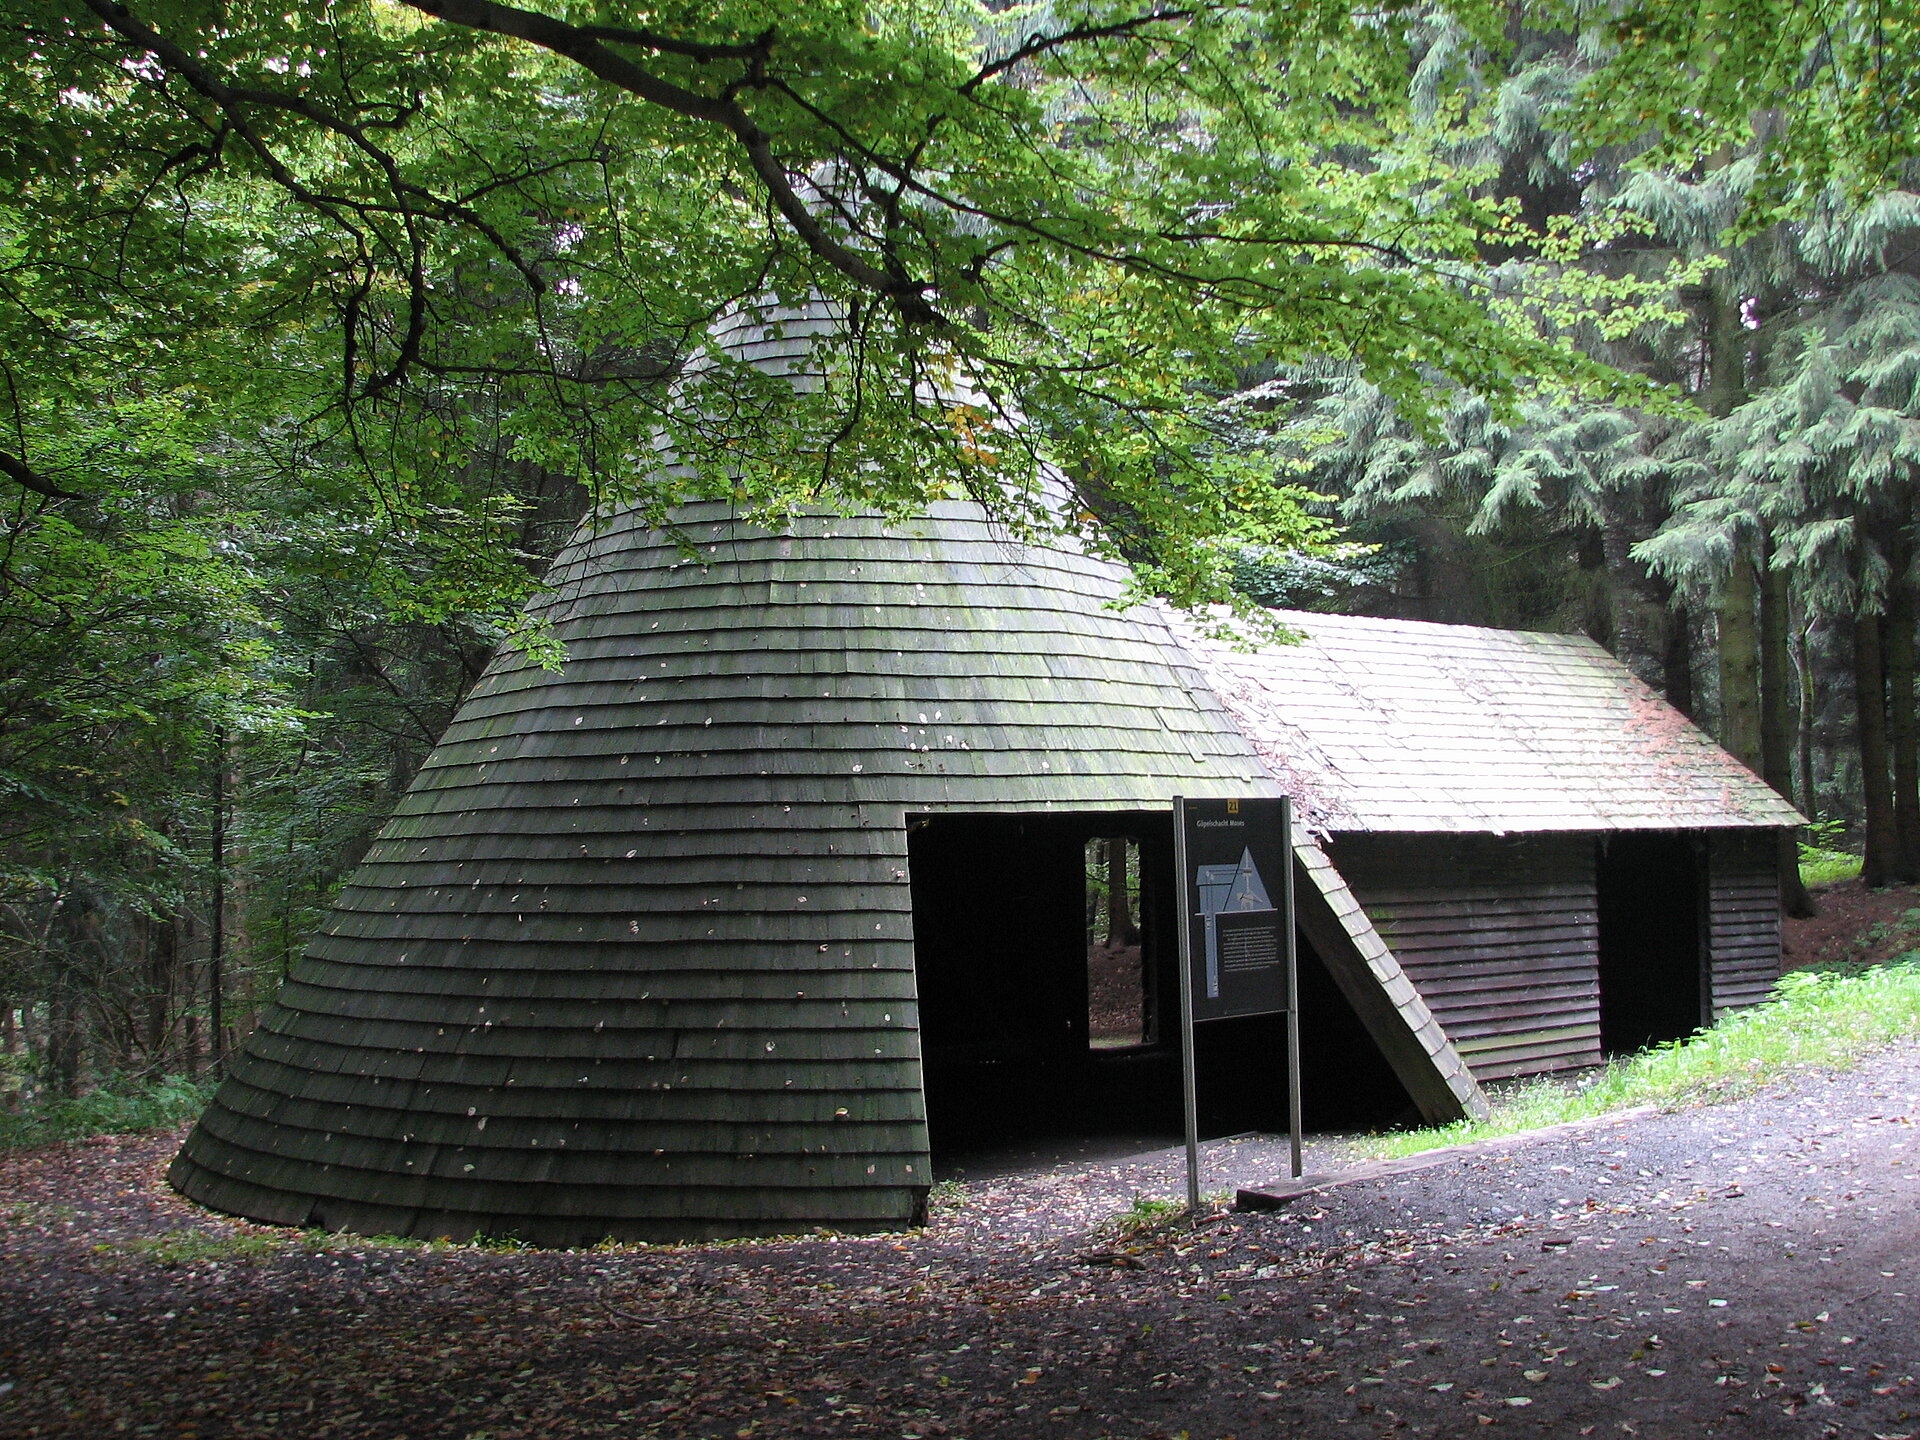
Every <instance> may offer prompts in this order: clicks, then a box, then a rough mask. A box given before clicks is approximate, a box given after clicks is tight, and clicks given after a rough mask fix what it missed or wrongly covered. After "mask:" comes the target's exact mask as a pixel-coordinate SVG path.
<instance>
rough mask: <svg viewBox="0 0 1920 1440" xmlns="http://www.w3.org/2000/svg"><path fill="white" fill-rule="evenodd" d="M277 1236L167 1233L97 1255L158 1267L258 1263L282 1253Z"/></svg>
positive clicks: (102, 1248) (110, 1247) (123, 1243)
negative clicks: (119, 1256) (128, 1258)
mask: <svg viewBox="0 0 1920 1440" xmlns="http://www.w3.org/2000/svg"><path fill="white" fill-rule="evenodd" d="M285 1245H286V1241H285V1239H284V1238H283V1237H281V1236H279V1235H263V1234H259V1233H257V1232H254V1231H243V1232H241V1233H239V1234H237V1235H210V1234H208V1233H207V1232H206V1231H204V1230H169V1231H167V1232H166V1233H165V1234H164V1235H140V1236H136V1237H135V1238H133V1239H131V1240H122V1241H120V1242H118V1243H117V1244H113V1245H99V1246H96V1247H95V1249H96V1250H99V1251H103V1252H106V1251H112V1252H117V1253H119V1254H123V1255H136V1256H138V1257H140V1258H141V1259H143V1260H151V1261H153V1262H154V1263H155V1264H157V1265H167V1266H172V1265H194V1264H198V1263H200V1262H202V1261H207V1260H259V1259H263V1258H264V1257H266V1256H268V1255H271V1254H273V1253H274V1252H275V1251H276V1250H279V1249H282V1248H283V1247H284V1246H285Z"/></svg>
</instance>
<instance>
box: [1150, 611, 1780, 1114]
mask: <svg viewBox="0 0 1920 1440" xmlns="http://www.w3.org/2000/svg"><path fill="white" fill-rule="evenodd" d="M1285 619H1286V620H1287V623H1288V624H1289V626H1290V627H1292V628H1293V629H1295V630H1296V631H1298V632H1299V634H1300V636H1301V643H1299V644H1297V645H1293V646H1267V647H1262V648H1260V649H1259V650H1258V651H1256V652H1253V653H1248V652H1245V651H1239V650H1235V649H1233V648H1230V647H1228V646H1225V645H1222V644H1219V643H1216V642H1212V641H1209V640H1206V639H1204V638H1202V637H1199V636H1197V635H1193V634H1188V635H1186V636H1185V640H1186V644H1187V646H1188V648H1189V650H1190V652H1191V653H1193V654H1195V655H1196V657H1197V658H1198V659H1199V660H1200V662H1201V665H1202V668H1203V669H1204V670H1205V671H1206V673H1207V676H1208V679H1209V682H1210V684H1211V686H1212V688H1213V690H1214V692H1215V693H1216V694H1217V695H1218V696H1219V697H1220V698H1221V700H1222V701H1223V702H1224V703H1225V704H1226V705H1227V706H1228V708H1229V709H1230V710H1232V711H1233V713H1234V715H1235V719H1236V722H1237V724H1238V727H1239V728H1240V730H1241V731H1242V733H1244V734H1245V735H1247V736H1248V738H1249V739H1250V740H1252V742H1253V743H1254V746H1255V748H1256V749H1257V750H1258V751H1259V752H1260V755H1261V757H1262V758H1263V759H1264V760H1265V761H1266V763H1267V766H1268V769H1269V771H1270V772H1271V773H1272V774H1273V775H1274V776H1275V777H1276V778H1277V779H1278V780H1279V781H1280V783H1281V785H1282V786H1283V787H1284V788H1285V789H1286V790H1287V791H1288V792H1289V793H1291V794H1292V795H1293V796H1294V797H1295V803H1296V806H1297V807H1298V808H1299V810H1300V812H1301V813H1302V815H1303V816H1304V817H1305V818H1306V820H1307V823H1308V824H1310V825H1311V826H1312V827H1313V829H1314V830H1315V831H1316V832H1317V833H1318V834H1320V835H1321V836H1322V837H1323V838H1324V841H1325V847H1326V853H1327V855H1328V857H1329V859H1330V860H1331V861H1332V863H1333V864H1334V865H1335V866H1336V867H1337V868H1338V869H1339V871H1340V873H1341V875H1342V876H1344V877H1345V879H1346V882H1347V884H1348V885H1349V886H1351V887H1352V890H1353V893H1354V894H1355V896H1356V897H1357V898H1358V899H1359V901H1360V903H1361V906H1362V908H1363V909H1364V910H1365V911H1366V913H1367V915H1368V917H1369V918H1370V919H1371V920H1372V921H1373V924H1374V927H1375V929H1376V930H1377V931H1378V933H1379V934H1380V936H1381V937H1382V938H1383V939H1384V940H1385V941H1386V943H1387V944H1388V946H1389V947H1390V948H1391V949H1392V951H1393V953H1394V954H1395V956H1396V957H1397V958H1398V960H1399V962H1400V964H1401V966H1402V967H1403V969H1404V970H1405V973H1406V975H1407V977H1408V978H1409V979H1410V980H1411V981H1412V982H1413V983H1414V985H1415V986H1416V987H1417V988H1418V990H1419V991H1420V993H1421V995H1422V996H1423V997H1424V998H1425V1000H1426V1002H1427V1004H1428V1006H1429V1007H1430V1008H1431V1010H1432V1012H1433V1014H1434V1016H1435V1017H1436V1018H1437V1019H1438V1020H1439V1022H1440V1023H1441V1025H1442V1026H1443V1027H1444V1028H1445V1030H1446V1032H1447V1034H1448V1036H1449V1037H1450V1038H1451V1039H1452V1041H1453V1043H1454V1045H1455V1046H1456V1048H1457V1049H1458V1051H1459V1053H1460V1054H1461V1055H1462V1057H1463V1058H1464V1059H1465V1060H1466V1061H1467V1063H1468V1064H1469V1065H1470V1066H1471V1067H1472V1070H1473V1073H1474V1074H1475V1076H1476V1077H1477V1078H1479V1079H1481V1080H1489V1079H1495V1078H1500V1077H1505V1076H1513V1075H1526V1074H1534V1073H1538V1072H1541V1071H1548V1070H1558V1069H1566V1068H1570V1067H1577V1066H1581V1065H1590V1064H1595V1063H1597V1062H1598V1061H1599V1060H1600V1059H1602V1058H1603V1056H1604V1055H1605V1054H1607V1053H1611V1052H1617V1051H1621V1050H1629V1049H1635V1048H1638V1047H1640V1046H1642V1045H1645V1044H1648V1043H1650V1042H1654V1041H1660V1040H1667V1039H1674V1038H1678V1037H1680V1036H1684V1035H1687V1034H1690V1033H1691V1032H1692V1031H1693V1030H1694V1029H1695V1028H1696V1027H1698V1026H1700V1025H1702V1024H1707V1023H1710V1022H1711V1021H1712V1020H1713V1019H1714V1018H1715V1017H1716V1016H1719V1015H1722V1014H1724V1013H1725V1012H1727V1011H1728V1010H1730V1009H1735V1008H1737V1007H1740V1006H1743V1005H1750V1004H1752V1003H1754V1002H1755V1001H1757V1000H1761V999H1764V998H1765V996H1766V995H1767V993H1768V992H1769V991H1770V990H1771V988H1772V986H1773V983H1774V981H1775V979H1776V978H1777V977H1778V975H1779V967H1780V887H1779V863H1780V860H1779V857H1780V832H1781V829H1782V827H1788V826H1795V825H1799V824H1802V823H1804V822H1803V821H1802V819H1801V817H1800V816H1799V814H1798V813H1797V812H1795V811H1794V810H1793V808H1792V807H1791V806H1789V805H1788V804H1786V802H1784V801H1783V800H1781V799H1780V797H1779V795H1778V794H1776V793H1775V792H1774V790H1773V789H1772V788H1771V787H1769V786H1768V785H1766V784H1765V783H1763V782H1762V781H1761V780H1760V779H1759V778H1758V777H1757V776H1755V775H1754V774H1753V773H1752V772H1751V771H1749V770H1747V769H1746V768H1745V767H1744V766H1742V765H1740V764H1739V763H1738V762H1737V761H1735V760H1734V759H1733V758H1732V757H1731V756H1730V755H1728V754H1727V753H1726V752H1725V751H1724V750H1722V749H1720V748H1719V746H1717V745H1715V744H1714V743H1713V741H1712V740H1710V739H1709V738H1708V737H1707V736H1706V735H1704V734H1703V733H1701V731H1700V730H1699V729H1697V728H1696V727H1695V726H1694V725H1693V724H1692V723H1690V722H1689V721H1688V720H1687V719H1686V717H1685V716H1683V715H1681V714H1680V713H1679V712H1678V711H1676V710H1674V709H1673V708H1672V707H1671V706H1669V705H1668V704H1666V702H1665V701H1663V700H1661V699H1660V697H1659V696H1658V695H1656V694H1655V693H1654V692H1653V691H1652V690H1651V689H1649V688H1648V687H1647V686H1645V685H1643V684H1642V683H1641V682H1640V681H1639V680H1637V679H1636V678H1635V677H1634V676H1633V674H1632V673H1631V672H1630V671H1629V670H1627V668H1626V667H1625V666H1623V665H1621V664H1620V663H1619V662H1618V661H1617V660H1615V659H1614V658H1613V657H1612V656H1611V655H1608V654H1607V653H1606V651H1604V650H1602V649H1601V648H1600V647H1599V646H1598V645H1596V644H1594V643H1593V642H1592V641H1590V640H1587V639H1584V638H1582V637H1579V636H1572V635H1541V634H1533V633H1528V632H1521V631H1506V630H1487V629H1480V628H1477V627H1473V626H1465V625H1428V624H1419V623H1413V622H1408V621H1394V620H1373V619H1362V618H1356V617H1348V616H1327V615H1287V616H1286V617H1285Z"/></svg>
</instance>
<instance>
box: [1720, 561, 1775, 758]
mask: <svg viewBox="0 0 1920 1440" xmlns="http://www.w3.org/2000/svg"><path fill="white" fill-rule="evenodd" d="M1719 618H1720V743H1721V744H1722V745H1723V746H1725V747H1726V749H1727V751H1728V752H1729V753H1730V754H1731V755H1732V756H1733V758H1734V759H1736V760H1738V761H1739V762H1740V763H1741V764H1742V765H1745V766H1746V767H1747V768H1748V769H1749V770H1751V771H1753V772H1754V773H1755V774H1756V775H1757V774H1762V773H1763V772H1764V769H1765V763H1766V762H1765V760H1764V759H1763V757H1762V755H1761V750H1760V594H1759V586H1758V584H1757V583H1756V578H1755V575H1754V565H1753V553H1752V551H1751V549H1750V548H1749V547H1748V546H1747V545H1746V544H1745V543H1744V542H1743V543H1740V544H1738V545H1736V547H1735V549H1734V554H1733V563H1732V565H1731V566H1730V567H1729V568H1728V571H1727V578H1726V583H1725V584H1724V585H1723V586H1722V587H1721V591H1720V616H1719Z"/></svg>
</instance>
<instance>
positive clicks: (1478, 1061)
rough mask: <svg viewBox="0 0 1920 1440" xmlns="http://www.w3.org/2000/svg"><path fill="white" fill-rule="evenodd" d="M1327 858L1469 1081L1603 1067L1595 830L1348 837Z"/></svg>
mask: <svg viewBox="0 0 1920 1440" xmlns="http://www.w3.org/2000/svg"><path fill="white" fill-rule="evenodd" d="M1328 854H1329V855H1330V856H1331V857H1332V859H1333V862H1334V864H1335V865H1337V866H1338V867H1339V868H1340V871H1341V873H1342V874H1343V875H1345V876H1346V878H1347V883H1348V884H1349V885H1350V886H1351V887H1352V888H1353V891H1354V893H1355V894H1356V895H1357V896H1358V897H1359V898H1360V902H1361V904H1362V905H1364V906H1365V907H1366V910H1367V913H1368V915H1370V916H1371V917H1372V919H1373V923H1374V927H1375V928H1376V929H1377V930H1378V931H1379V932H1380V935H1381V938H1383V939H1384V940H1385V941H1386V942H1387V944H1388V945H1389V946H1390V947H1391V948H1392V950H1393V953H1394V955H1395V956H1396V957H1397V958H1398V959H1399V961H1400V966H1401V968H1402V969H1403V970H1404V971H1405V972H1406V975H1407V977H1408V978H1409V979H1410V980H1412V981H1413V983H1414V984H1415V985H1416V986H1417V987H1418V988H1419V990H1420V994H1421V996H1422V997H1423V998H1424V999H1425V1000H1426V1002H1427V1005H1428V1007H1429V1008H1430V1009H1431V1010H1432V1012H1433V1014H1434V1017H1435V1018H1436V1019H1438V1020H1439V1022H1440V1023H1441V1025H1442V1026H1444V1027H1445V1029H1446V1032H1447V1035H1448V1036H1449V1037H1450V1038H1451V1039H1452V1041H1453V1043H1454V1046H1455V1047H1456V1048H1457V1049H1458V1050H1459V1052H1460V1055H1461V1057H1462V1058H1463V1059H1464V1060H1465V1061H1466V1062H1467V1065H1468V1066H1469V1068H1470V1069H1471V1070H1472V1071H1473V1074H1474V1078H1475V1079H1476V1080H1480V1081H1482V1082H1484V1081H1488V1080H1497V1079H1504V1078H1507V1077H1509V1076H1514V1075H1532V1074H1538V1073H1540V1072H1542V1071H1548V1070H1563V1069H1568V1068H1571V1067H1574V1066H1580V1065H1594V1064H1598V1063H1599V1061H1600V986H1599V921H1598V916H1597V914H1596V911H1595V897H1594V837H1593V836H1592V835H1591V834H1589V833H1584V832H1581V833H1570V834H1548V835H1516V836H1491V835H1431V834H1428V835H1343V836H1340V837H1339V838H1338V839H1337V841H1336V842H1335V843H1333V844H1332V845H1331V846H1329V848H1328Z"/></svg>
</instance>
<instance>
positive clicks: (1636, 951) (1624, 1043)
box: [1595, 831, 1706, 1055]
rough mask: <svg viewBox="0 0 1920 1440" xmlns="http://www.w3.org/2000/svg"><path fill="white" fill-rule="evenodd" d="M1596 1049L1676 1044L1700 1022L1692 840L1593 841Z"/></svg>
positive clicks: (1655, 836) (1653, 836)
mask: <svg viewBox="0 0 1920 1440" xmlns="http://www.w3.org/2000/svg"><path fill="white" fill-rule="evenodd" d="M1595 879H1596V890H1597V894H1596V899H1597V901H1598V906H1597V908H1598V912H1599V929H1600V1048H1601V1049H1602V1050H1603V1051H1605V1052H1606V1053H1607V1054H1609V1055H1619V1054H1624V1053H1626V1052H1628V1051H1632V1050H1640V1049H1644V1048H1645V1047H1646V1046H1648V1045H1658V1044H1662V1043H1663V1042H1665V1041H1668V1040H1680V1039H1684V1038H1685V1037H1686V1036H1688V1035H1691V1034H1692V1033H1693V1032H1694V1031H1695V1030H1697V1029H1699V1028H1700V1026H1701V1025H1703V1024H1704V1023H1705V998H1706V997H1705V987H1704V986H1703V985H1702V983H1701V969H1702V956H1703V949H1704V947H1703V946H1702V944H1701V929H1702V909H1703V906H1704V903H1705V900H1704V894H1703V891H1702V867H1701V864H1700V857H1699V853H1698V848H1697V847H1696V845H1695V843H1694V839H1693V837H1692V836H1690V835H1687V834H1684V833H1681V832H1677V831H1641V832H1627V833H1623V834H1618V835H1610V836H1607V837H1605V838H1603V839H1602V840H1601V841H1600V842H1599V866H1598V871H1597V874H1596V877H1595Z"/></svg>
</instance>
